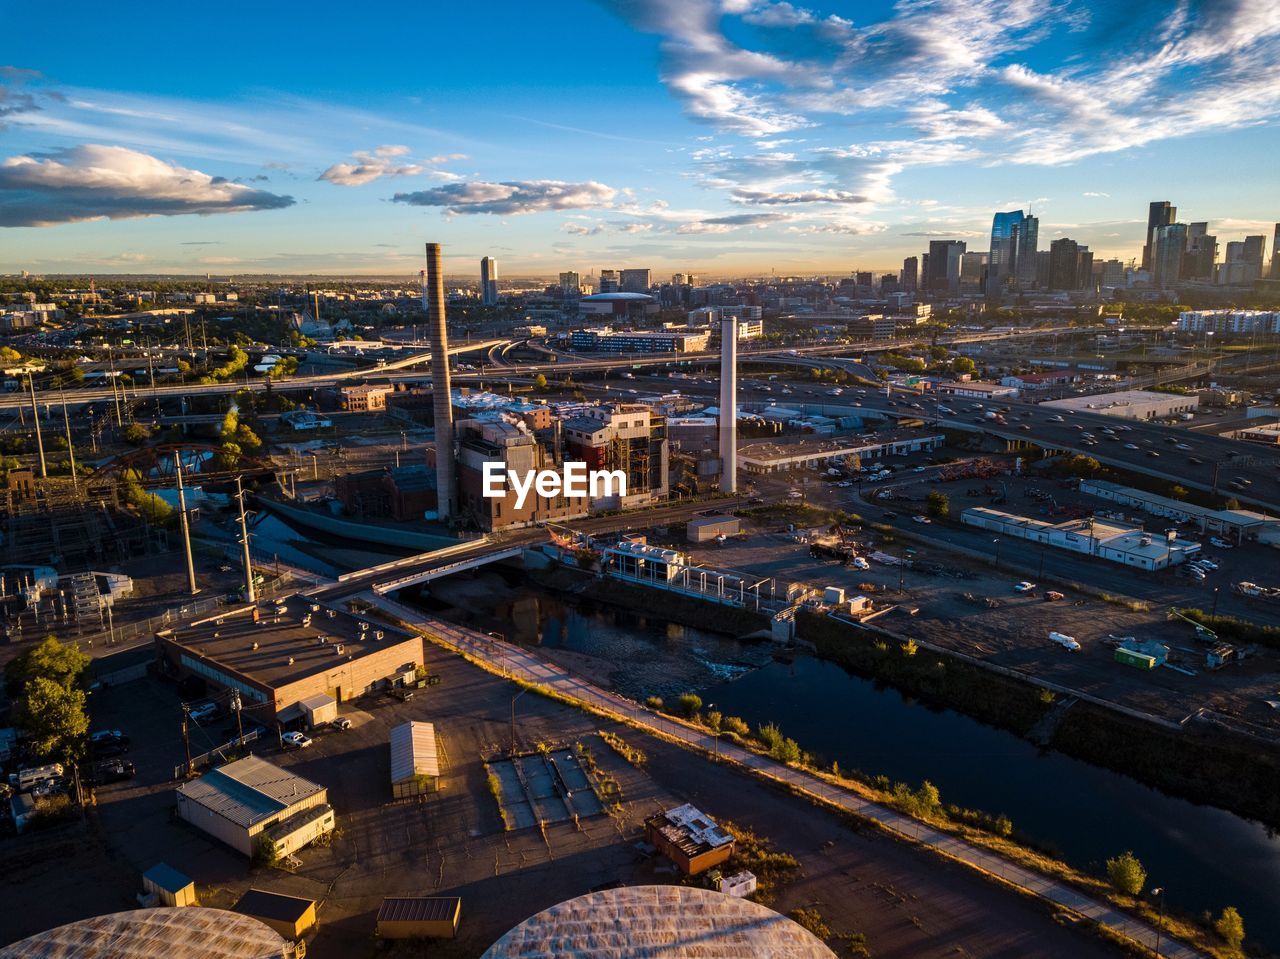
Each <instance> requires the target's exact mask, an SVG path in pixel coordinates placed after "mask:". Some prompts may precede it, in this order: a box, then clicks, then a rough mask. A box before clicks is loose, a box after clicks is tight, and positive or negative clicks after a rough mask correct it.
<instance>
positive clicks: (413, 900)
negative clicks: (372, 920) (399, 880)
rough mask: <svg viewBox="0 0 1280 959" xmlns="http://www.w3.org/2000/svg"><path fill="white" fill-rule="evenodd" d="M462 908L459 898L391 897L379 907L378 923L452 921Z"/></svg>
mask: <svg viewBox="0 0 1280 959" xmlns="http://www.w3.org/2000/svg"><path fill="white" fill-rule="evenodd" d="M461 908H462V900H461V899H459V898H458V897H457V896H406V897H403V898H396V897H390V896H389V897H387V898H386V899H384V900H382V905H381V906H379V907H378V922H440V921H442V920H446V919H447V920H449V921H452V920H453V918H454V917H455V916H456V915H457V914H458V910H459V909H461Z"/></svg>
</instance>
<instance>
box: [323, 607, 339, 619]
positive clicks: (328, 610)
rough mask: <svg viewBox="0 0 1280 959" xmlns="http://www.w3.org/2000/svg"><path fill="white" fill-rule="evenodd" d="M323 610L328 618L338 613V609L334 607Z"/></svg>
mask: <svg viewBox="0 0 1280 959" xmlns="http://www.w3.org/2000/svg"><path fill="white" fill-rule="evenodd" d="M325 612H326V613H328V614H329V618H330V619H333V618H334V617H335V616H337V615H338V611H337V610H336V609H326V610H325Z"/></svg>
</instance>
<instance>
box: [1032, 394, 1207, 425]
mask: <svg viewBox="0 0 1280 959" xmlns="http://www.w3.org/2000/svg"><path fill="white" fill-rule="evenodd" d="M1040 405H1041V407H1047V408H1049V409H1056V410H1069V411H1071V412H1073V413H1101V414H1102V415H1104V416H1115V417H1119V418H1121V419H1127V420H1157V419H1162V418H1164V417H1166V416H1176V415H1177V414H1178V413H1191V412H1194V411H1195V410H1196V408H1197V407H1198V406H1199V405H1200V397H1199V396H1197V395H1195V394H1194V393H1192V394H1182V393H1153V392H1151V391H1149V390H1120V391H1118V392H1115V393H1099V394H1096V395H1094V396H1072V397H1069V398H1067V399H1065V400H1048V401H1047V402H1044V403H1041V404H1040Z"/></svg>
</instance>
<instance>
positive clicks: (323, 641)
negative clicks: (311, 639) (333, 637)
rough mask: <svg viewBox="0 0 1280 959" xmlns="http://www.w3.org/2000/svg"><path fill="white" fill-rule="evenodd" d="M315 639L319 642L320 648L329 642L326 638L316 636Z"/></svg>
mask: <svg viewBox="0 0 1280 959" xmlns="http://www.w3.org/2000/svg"><path fill="white" fill-rule="evenodd" d="M316 639H317V640H319V642H320V645H321V646H323V645H324V644H325V643H327V642H328V641H329V637H328V636H317V637H316Z"/></svg>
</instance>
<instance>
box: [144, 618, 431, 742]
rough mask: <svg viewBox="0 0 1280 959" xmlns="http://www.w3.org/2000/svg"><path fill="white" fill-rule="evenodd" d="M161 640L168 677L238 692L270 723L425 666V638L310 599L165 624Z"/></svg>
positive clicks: (366, 690)
mask: <svg viewBox="0 0 1280 959" xmlns="http://www.w3.org/2000/svg"><path fill="white" fill-rule="evenodd" d="M155 641H156V649H157V655H158V658H159V660H160V665H161V669H162V670H163V671H164V672H165V674H166V675H169V676H175V677H178V678H185V677H189V676H195V677H199V678H200V679H202V680H204V681H205V682H206V683H208V684H210V686H212V687H213V688H214V689H215V690H218V691H220V692H229V691H231V690H238V691H239V692H240V697H241V702H242V703H243V706H244V708H245V709H246V710H247V711H249V715H252V716H254V717H255V718H257V719H261V720H263V721H270V720H276V719H279V720H280V721H282V722H283V721H288V720H289V719H292V718H296V715H298V714H299V706H300V704H301V703H302V702H303V701H304V700H307V699H309V698H311V697H315V696H329V697H332V698H333V699H334V700H336V701H338V702H341V701H343V700H348V699H352V698H354V697H357V696H361V695H363V694H365V693H370V692H374V691H375V690H378V689H382V688H386V687H387V686H390V685H396V684H400V683H402V682H403V681H404V680H405V678H406V677H408V678H410V679H412V676H413V673H414V671H415V670H416V669H417V668H418V667H421V666H422V665H423V658H422V638H421V637H419V636H414V635H412V634H410V633H406V632H403V631H401V630H396V629H391V628H389V627H387V626H381V625H378V624H376V623H370V622H366V621H365V620H362V619H360V618H359V617H356V616H352V615H350V614H349V613H345V612H343V611H341V610H338V609H332V608H330V607H327V606H322V605H320V604H319V603H315V602H312V601H311V600H309V599H307V598H306V597H303V596H290V597H287V598H286V599H282V600H269V601H265V602H261V603H257V604H255V605H252V606H245V607H243V608H241V609H237V610H234V611H231V612H226V613H222V614H220V615H218V616H212V617H209V618H208V619H203V620H199V621H197V622H194V623H190V624H188V625H184V626H181V627H176V628H174V629H166V630H163V631H161V632H159V633H157V634H156V637H155ZM254 707H264V708H260V709H255V708H254Z"/></svg>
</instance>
